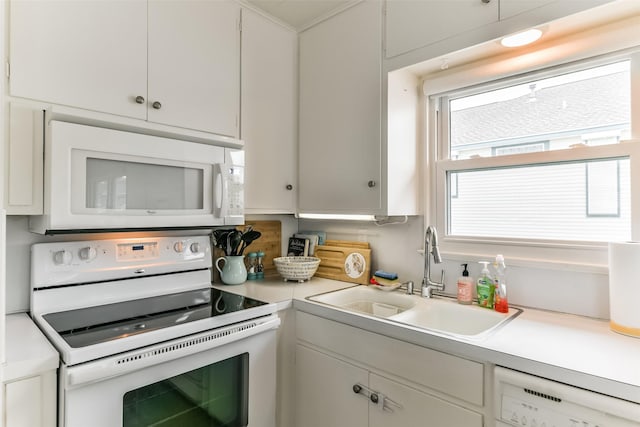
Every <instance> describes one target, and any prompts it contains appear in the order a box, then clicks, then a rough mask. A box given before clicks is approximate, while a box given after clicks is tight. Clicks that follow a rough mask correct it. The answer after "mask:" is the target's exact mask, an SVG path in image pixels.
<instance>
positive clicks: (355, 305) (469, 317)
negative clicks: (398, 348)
mask: <svg viewBox="0 0 640 427" xmlns="http://www.w3.org/2000/svg"><path fill="white" fill-rule="evenodd" d="M307 299H309V300H310V301H315V302H319V303H322V304H327V305H330V306H334V307H338V308H341V309H343V310H348V311H352V312H356V313H359V314H365V315H369V316H374V317H383V318H385V319H386V320H389V321H392V322H397V323H400V324H404V325H410V326H413V327H417V328H421V329H426V330H429V331H434V332H438V333H442V334H446V335H453V336H456V337H460V338H463V339H480V338H482V337H484V336H486V335H488V334H489V333H490V332H492V331H495V330H496V329H497V328H499V327H500V326H502V325H504V324H505V323H506V322H508V321H509V320H511V319H513V318H514V317H516V316H517V315H518V314H520V313H521V312H522V310H520V309H517V308H510V309H509V313H498V312H496V311H493V310H488V309H486V308H481V307H478V306H476V305H471V306H469V305H460V304H458V303H457V302H456V301H455V300H453V299H449V298H422V297H420V296H417V295H406V294H403V293H400V292H384V291H380V290H378V289H375V288H374V287H372V286H356V287H353V288H347V289H342V290H339V291H334V292H329V293H326V294H321V295H315V296H312V297H309V298H307Z"/></svg>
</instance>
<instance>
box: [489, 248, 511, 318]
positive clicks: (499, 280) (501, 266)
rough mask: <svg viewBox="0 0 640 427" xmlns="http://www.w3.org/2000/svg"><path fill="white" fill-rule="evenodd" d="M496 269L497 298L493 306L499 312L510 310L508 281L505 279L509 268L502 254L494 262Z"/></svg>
mask: <svg viewBox="0 0 640 427" xmlns="http://www.w3.org/2000/svg"><path fill="white" fill-rule="evenodd" d="M493 266H494V267H495V269H496V278H495V281H494V283H495V288H496V291H495V298H494V300H495V301H494V304H493V308H494V309H495V311H497V312H499V313H508V312H509V302H508V300H507V283H506V280H505V274H504V273H505V269H506V268H507V266H506V264H505V262H504V257H503V256H502V255H501V254H498V255H496V260H495V261H494V263H493Z"/></svg>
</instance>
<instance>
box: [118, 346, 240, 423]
mask: <svg viewBox="0 0 640 427" xmlns="http://www.w3.org/2000/svg"><path fill="white" fill-rule="evenodd" d="M248 400H249V354H248V353H244V354H241V355H238V356H234V357H232V358H230V359H226V360H223V361H220V362H217V363H214V364H212V365H208V366H205V367H202V368H199V369H196V370H193V371H190V372H186V373H184V374H181V375H178V376H175V377H172V378H168V379H166V380H163V381H160V382H157V383H154V384H150V385H147V386H144V387H141V388H138V389H136V390H132V391H130V392H128V393H126V394H125V395H124V401H123V408H124V410H123V423H122V425H123V427H147V426H157V427H182V426H189V427H246V426H247V425H248V409H249V402H248Z"/></svg>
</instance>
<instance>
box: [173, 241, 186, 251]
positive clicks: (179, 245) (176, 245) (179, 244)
mask: <svg viewBox="0 0 640 427" xmlns="http://www.w3.org/2000/svg"><path fill="white" fill-rule="evenodd" d="M173 250H174V251H176V252H178V253H182V252H184V242H183V241H179V242H175V243H174V244H173Z"/></svg>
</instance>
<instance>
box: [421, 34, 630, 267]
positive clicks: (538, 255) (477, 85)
mask: <svg viewBox="0 0 640 427" xmlns="http://www.w3.org/2000/svg"><path fill="white" fill-rule="evenodd" d="M611 50H612V51H613V50H614V49H613V48H611ZM625 59H628V60H630V61H631V67H630V68H631V98H632V99H631V104H632V107H631V108H632V112H631V136H632V138H631V139H630V140H628V141H625V142H622V143H619V144H614V145H599V146H581V147H576V148H571V149H564V150H555V151H546V152H534V153H524V154H510V155H502V156H496V157H483V158H475V159H461V160H450V159H449V158H448V157H449V154H450V152H449V143H448V141H449V135H448V132H449V130H448V127H447V126H443V124H444V123H449V121H448V109H447V108H442V104H441V103H442V102H446V99H445V96H446V94H453V93H455V96H456V97H457V96H466V95H468V94H474V93H479V92H484V91H487V90H492V89H495V88H500V87H505V86H507V85H514V84H518V83H523V82H526V81H528V80H531V79H538V78H544V77H549V76H552V75H558V74H562V73H569V72H573V71H579V70H581V69H585V68H590V67H596V66H599V65H605V64H608V63H613V62H618V61H621V60H625ZM516 68H517V67H516ZM462 71H464V70H462ZM488 73H489V74H490V72H488V71H486V70H480V72H478V73H477V76H476V77H471V78H467V77H461V76H460V75H457V74H456V75H454V77H453V78H449V79H447V78H446V77H445V79H444V81H445V84H444V85H442V86H443V87H444V90H442V91H441V92H438V91H437V87H438V81H437V79H436V81H433V80H428V79H427V78H425V79H424V80H423V86H424V97H423V101H424V104H425V107H424V108H425V110H426V112H427V114H426V118H427V119H426V121H427V123H426V132H425V135H427V150H426V151H427V152H428V154H427V156H426V164H427V170H428V171H429V172H428V173H427V174H426V179H427V189H426V192H425V193H426V196H427V197H426V212H428V215H427V216H426V218H425V221H426V222H427V223H434V222H435V225H436V227H437V228H438V230H440V234H441V236H442V237H441V239H440V240H441V243H440V245H441V251H442V252H443V253H444V254H445V256H447V257H448V258H449V259H452V260H466V261H473V260H481V259H485V258H486V256H487V255H486V254H495V253H505V254H509V258H510V259H511V260H513V261H514V262H512V264H513V265H520V266H527V267H530V266H538V267H540V266H541V265H545V266H546V267H550V268H556V269H566V268H571V269H572V270H578V271H587V272H598V273H603V272H606V268H607V267H606V266H607V254H608V243H607V242H595V241H593V242H589V241H570V240H543V239H535V240H534V239H521V238H518V239H516V238H513V239H507V238H491V237H486V238H482V237H470V236H452V235H449V233H448V229H449V227H448V218H447V215H448V213H449V207H448V198H447V197H448V194H447V192H448V185H447V175H446V174H447V172H455V171H459V170H469V169H484V168H494V167H508V166H518V165H535V164H548V163H556V162H568V161H581V160H584V161H588V160H596V159H606V158H620V157H628V158H629V160H630V168H631V177H630V179H631V183H630V185H631V238H632V240H640V139H634V138H638V137H639V136H640V117H638V116H640V115H639V114H638V113H637V110H638V107H639V106H640V82H639V81H638V79H639V77H640V49H639V48H638V47H635V48H632V49H626V50H624V51H619V52H614V53H605V54H598V55H592V56H589V55H588V52H587V53H585V54H584V57H582V58H580V59H579V60H576V61H573V62H569V63H565V64H562V63H559V64H540V65H539V66H537V67H535V66H534V67H530V68H522V69H514V70H512V72H511V73H510V74H509V75H504V74H502V75H494V76H491V75H488ZM492 77H493V78H492ZM474 80H475V81H474ZM451 81H454V82H455V83H454V84H453V85H452V84H451ZM463 84H464V86H466V88H464V87H463ZM456 86H457V87H459V88H460V89H456ZM634 113H635V114H634Z"/></svg>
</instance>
